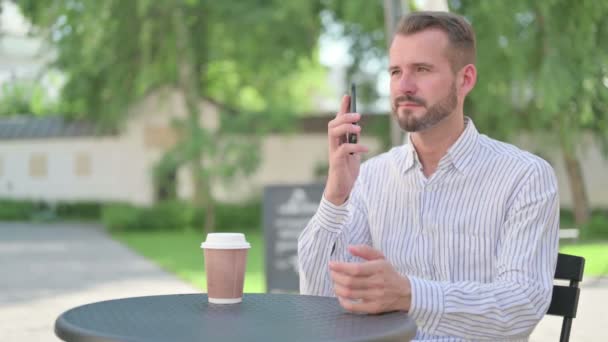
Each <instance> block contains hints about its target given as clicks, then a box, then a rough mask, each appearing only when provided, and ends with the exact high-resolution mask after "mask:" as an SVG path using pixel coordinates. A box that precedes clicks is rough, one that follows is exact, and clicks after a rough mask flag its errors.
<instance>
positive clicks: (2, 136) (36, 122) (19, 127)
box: [0, 116, 103, 140]
mask: <svg viewBox="0 0 608 342" xmlns="http://www.w3.org/2000/svg"><path fill="white" fill-rule="evenodd" d="M100 135H103V134H100V133H99V132H98V131H97V130H96V127H95V125H93V124H92V123H91V122H88V121H83V120H78V121H68V120H65V119H64V118H63V117H60V116H46V117H35V116H14V117H7V118H0V140H15V139H45V138H60V137H85V136H86V137H90V136H100Z"/></svg>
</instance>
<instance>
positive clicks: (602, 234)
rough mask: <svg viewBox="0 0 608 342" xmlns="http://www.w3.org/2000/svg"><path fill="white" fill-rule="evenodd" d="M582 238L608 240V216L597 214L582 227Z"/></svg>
mask: <svg viewBox="0 0 608 342" xmlns="http://www.w3.org/2000/svg"><path fill="white" fill-rule="evenodd" d="M581 239H584V240H608V216H607V215H605V214H604V215H602V214H596V215H593V216H592V217H591V219H590V220H589V222H587V224H586V225H585V226H584V227H583V229H581Z"/></svg>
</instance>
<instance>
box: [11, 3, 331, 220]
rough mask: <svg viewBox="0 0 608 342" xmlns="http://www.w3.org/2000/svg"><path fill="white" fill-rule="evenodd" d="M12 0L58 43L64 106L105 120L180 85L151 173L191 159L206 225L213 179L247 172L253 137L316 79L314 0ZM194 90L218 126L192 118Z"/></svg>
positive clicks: (301, 102)
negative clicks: (166, 143)
mask: <svg viewBox="0 0 608 342" xmlns="http://www.w3.org/2000/svg"><path fill="white" fill-rule="evenodd" d="M16 2H17V3H18V4H19V6H20V7H21V9H22V10H23V11H24V13H25V14H26V16H27V17H28V18H29V19H30V20H31V21H32V22H33V23H34V24H35V25H36V26H37V27H38V28H40V33H45V34H47V35H48V37H49V39H51V40H52V42H53V43H54V45H55V46H56V48H57V50H58V58H57V60H56V66H57V67H58V68H59V69H60V70H62V71H64V72H65V73H66V75H67V83H66V85H65V87H64V88H63V93H62V100H63V103H64V112H66V113H69V114H70V115H71V116H73V117H86V118H89V119H94V120H95V121H96V122H98V123H100V124H102V125H103V126H110V127H115V126H118V125H120V123H121V122H122V121H123V119H124V116H125V113H127V109H128V107H129V106H130V105H131V104H133V103H134V102H136V101H137V100H138V99H140V98H142V97H143V96H144V95H146V94H148V93H149V92H151V91H154V90H156V89H159V88H162V87H166V86H170V87H175V88H177V89H178V90H179V91H180V93H181V94H183V95H184V98H185V101H184V102H185V105H186V107H187V108H188V113H189V116H188V118H187V119H186V120H181V121H176V122H175V128H176V130H177V131H178V132H179V133H180V135H179V136H180V138H181V139H180V141H179V142H178V144H177V145H176V146H175V147H174V148H173V149H171V150H170V151H168V152H167V154H166V155H165V156H164V157H163V158H162V161H161V163H160V164H159V166H158V167H157V169H156V174H157V175H159V176H160V177H161V178H162V176H163V174H166V173H167V172H172V171H173V170H175V169H176V168H178V167H180V166H185V165H187V166H189V167H190V170H191V173H192V180H193V184H194V188H195V194H194V202H195V206H196V207H197V208H203V209H204V210H205V211H206V213H207V215H205V217H206V219H207V222H206V226H207V229H208V230H211V229H212V228H213V225H214V222H213V217H214V215H213V198H212V193H211V187H212V184H215V183H216V182H218V181H220V180H229V179H232V178H233V177H234V176H235V175H237V174H239V173H245V174H247V173H250V172H252V171H253V169H254V168H255V166H256V165H257V163H258V161H259V156H258V155H257V153H258V149H257V148H256V146H257V145H256V144H257V141H256V140H251V139H252V138H255V136H256V134H257V133H259V132H261V131H264V130H268V129H269V127H272V126H273V125H276V124H277V123H281V122H285V120H287V119H289V118H290V117H293V115H294V114H295V113H297V112H302V111H306V110H308V109H309V108H310V106H311V105H312V103H311V101H310V98H311V96H312V95H314V90H315V88H318V85H319V84H320V83H321V82H322V81H323V77H324V72H323V69H322V68H321V67H320V66H319V63H318V61H317V54H316V52H317V50H316V46H317V40H318V36H319V34H320V30H321V25H320V19H319V12H320V11H321V8H322V7H321V3H320V2H319V1H280V0H258V1H209V0H179V1H169V0H160V1H159V0H129V1H123V0H104V1H92V0H56V1H52V2H49V1H46V2H43V1H37V0H17V1H16ZM203 99H206V100H208V101H211V102H214V103H215V104H217V105H219V106H220V107H221V108H222V113H223V114H222V116H225V117H230V119H228V120H226V119H222V120H221V122H222V123H223V125H221V126H220V127H219V129H209V128H204V125H201V123H200V116H199V113H200V107H199V104H200V102H201V100H203ZM261 113H263V116H262V117H261V115H260V114H261ZM260 119H261V120H260ZM233 122H239V123H242V122H247V123H248V124H249V127H250V128H253V129H252V130H250V132H249V134H248V135H247V137H249V138H250V140H247V141H246V140H245V139H244V138H240V139H237V138H235V136H234V135H233V134H231V133H233V132H234V131H232V130H231V129H232V128H234V127H235V126H238V125H234V124H232V123H233ZM226 123H230V124H226ZM241 125H242V124H241Z"/></svg>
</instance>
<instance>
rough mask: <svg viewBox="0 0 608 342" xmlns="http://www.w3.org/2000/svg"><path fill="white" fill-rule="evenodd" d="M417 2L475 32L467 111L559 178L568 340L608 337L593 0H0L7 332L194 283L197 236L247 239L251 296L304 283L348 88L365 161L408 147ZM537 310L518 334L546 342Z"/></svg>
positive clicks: (3, 334) (598, 11)
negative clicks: (402, 116)
mask: <svg viewBox="0 0 608 342" xmlns="http://www.w3.org/2000/svg"><path fill="white" fill-rule="evenodd" d="M416 10H442V11H452V12H455V13H458V14H461V15H464V16H465V17H466V18H467V19H468V20H469V21H470V22H471V23H472V24H473V26H474V28H475V31H476V34H477V53H478V56H477V61H478V62H477V68H478V75H479V76H478V83H477V85H476V87H475V89H474V91H473V92H472V93H471V94H470V96H469V97H468V99H467V102H466V103H465V113H466V114H467V115H469V116H471V117H472V118H473V119H474V120H475V124H476V126H477V127H478V129H479V130H480V131H481V132H482V133H484V134H487V135H489V136H491V137H494V138H497V139H501V140H504V141H508V142H510V143H512V144H515V145H517V146H519V147H521V148H523V149H526V150H529V151H531V152H533V153H535V154H537V155H539V156H541V157H543V158H544V159H546V160H547V161H548V162H549V163H551V165H552V166H553V167H554V169H555V170H556V173H557V177H558V181H559V190H560V203H561V218H560V219H561V229H560V230H561V232H560V246H561V247H560V249H561V251H562V252H565V253H570V254H576V255H580V256H584V257H585V258H586V259H587V264H586V270H585V277H586V280H585V282H584V283H583V291H582V295H581V296H582V297H581V304H580V307H579V316H580V317H579V318H577V319H575V321H574V325H573V333H572V338H573V339H572V340H573V341H598V340H603V339H602V338H600V336H603V337H604V339H605V338H607V337H608V334H607V333H606V332H604V331H601V330H600V328H601V323H600V322H599V319H600V318H599V317H605V316H604V315H606V314H608V312H607V311H606V309H604V308H603V307H604V306H605V304H608V280H606V275H608V254H607V252H608V248H607V247H608V177H606V174H607V172H608V161H607V156H608V39H606V37H608V2H606V1H593V0H581V1H570V0H546V1H534V0H514V1H508V2H507V1H473V0H450V1H446V0H415V1H414V0H412V1H402V0H366V1H363V0H357V1H346V0H312V1H305V0H293V1H279V0H255V1H254V0H241V1H228V0H225V1H208V0H176V1H155V0H127V1H124V0H103V1H93V0H53V1H39V0H0V274H1V276H0V288H1V289H3V290H2V293H3V294H2V295H1V296H0V339H2V340H21V341H29V340H31V341H43V340H55V338H54V336H53V333H52V326H53V322H54V319H55V318H56V317H57V315H59V314H60V313H61V312H62V311H64V310H67V309H69V308H70V307H73V306H76V305H81V304H84V303H88V302H92V301H96V300H103V299H110V298H117V297H127V296H136V295H144V294H160V293H176V292H200V291H205V278H204V269H203V265H204V263H203V257H202V252H201V250H200V248H199V244H200V242H201V241H203V240H204V237H205V235H206V234H207V233H208V232H212V231H240V232H244V233H245V234H247V238H248V240H250V242H251V243H252V246H253V248H252V249H251V250H250V252H249V257H248V268H247V276H246V285H245V291H246V292H266V291H273V292H274V291H277V292H281V291H282V292H293V291H297V285H294V284H297V269H296V262H295V261H296V259H295V257H296V256H295V252H296V251H295V248H296V245H295V241H296V239H297V235H298V233H299V231H301V229H303V227H304V225H305V224H306V221H307V220H308V219H309V218H310V216H311V215H312V214H313V213H314V211H315V210H316V205H317V204H318V201H319V198H320V193H321V191H322V185H323V183H324V178H325V175H326V171H327V146H326V141H327V138H326V131H327V126H326V125H327V122H328V121H329V120H331V118H332V117H333V116H334V115H335V112H336V110H337V108H338V106H339V101H340V98H341V96H342V95H343V94H345V93H346V92H347V91H348V85H349V84H350V83H351V82H355V83H356V84H357V85H358V109H359V112H361V113H362V114H363V116H364V118H363V120H362V124H361V125H362V127H363V137H362V141H363V143H364V144H366V145H367V146H369V147H370V150H371V153H369V154H368V155H367V156H366V158H370V157H373V156H374V155H377V154H379V153H382V152H383V151H386V150H387V149H389V148H390V147H392V146H396V145H400V144H402V142H403V139H404V137H403V134H402V133H401V132H400V131H399V129H398V127H396V125H395V124H394V123H393V122H392V120H391V116H390V113H389V111H390V105H389V101H388V73H387V71H386V69H387V45H388V43H389V41H390V39H389V38H390V36H391V33H392V30H393V28H394V26H395V24H396V22H397V20H398V18H399V17H400V16H401V15H402V14H403V13H407V12H411V11H416ZM275 209H276V210H275ZM281 215H283V216H281ZM290 215H291V216H290ZM273 275H276V276H277V277H279V278H281V277H282V278H281V279H283V280H285V281H283V280H281V281H278V282H275V283H274V284H277V285H272V284H273V280H272V279H270V278H271V276H273ZM294 286H296V287H295V288H294ZM551 319H552V318H551V317H548V318H546V319H544V320H543V322H541V324H540V326H539V327H538V328H537V330H536V331H535V333H534V335H533V336H532V340H533V341H545V340H547V341H555V340H557V339H558V336H559V328H560V326H561V323H560V321H559V320H558V319H555V320H551ZM18 322H19V323H18Z"/></svg>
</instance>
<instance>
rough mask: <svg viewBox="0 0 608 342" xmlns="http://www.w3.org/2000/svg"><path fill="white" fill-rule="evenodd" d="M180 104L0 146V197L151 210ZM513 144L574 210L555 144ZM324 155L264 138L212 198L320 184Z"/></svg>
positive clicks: (591, 181)
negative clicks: (106, 133)
mask: <svg viewBox="0 0 608 342" xmlns="http://www.w3.org/2000/svg"><path fill="white" fill-rule="evenodd" d="M181 103H182V100H181V97H180V96H179V95H178V94H176V93H175V92H165V93H163V95H162V96H161V95H158V94H157V95H154V96H149V97H147V98H145V99H144V100H143V101H141V103H140V104H138V105H137V106H135V107H134V108H133V109H132V111H131V115H130V119H129V120H127V121H126V124H125V127H124V130H123V134H122V135H120V136H117V137H104V138H92V137H85V138H56V139H40V140H2V141H0V198H29V199H43V200H49V201H53V200H102V201H128V202H131V203H135V204H142V205H146V204H151V203H153V202H154V201H155V189H154V184H153V178H152V168H153V166H154V165H155V164H156V163H157V162H158V160H159V159H160V158H161V156H162V155H163V153H164V151H165V150H166V149H167V148H169V147H170V146H172V144H173V142H174V141H175V137H174V136H172V134H173V133H172V131H171V128H170V127H171V123H170V122H171V120H172V118H174V117H182V118H183V117H185V115H186V113H185V111H184V110H183V109H180V108H181V107H182V106H181ZM202 112H203V114H202V115H204V116H203V117H201V119H202V122H204V123H205V124H206V125H210V126H211V127H212V126H216V125H217V112H216V111H215V110H214V108H213V107H212V106H208V105H205V108H204V109H203V111H202ZM328 120H329V118H328ZM315 132H318V131H315ZM583 142H584V146H586V148H585V150H584V151H580V152H579V155H580V158H581V165H582V168H583V173H584V176H585V181H586V189H587V194H588V196H589V200H590V203H591V205H592V206H594V207H603V208H607V207H608V177H606V176H605V174H606V173H607V171H608V161H606V158H605V157H604V156H603V155H602V153H601V150H600V148H599V146H598V145H597V144H594V143H593V141H592V140H591V139H590V138H585V139H584V140H583ZM363 143H364V144H366V145H367V146H368V147H370V149H371V151H372V152H371V153H369V154H368V155H366V157H371V156H373V155H375V154H377V153H380V152H381V151H380V148H381V147H380V145H381V144H380V141H378V140H377V139H373V138H370V137H365V136H364V137H363ZM515 144H516V145H518V146H520V147H522V148H524V149H527V150H529V151H531V152H533V153H537V154H540V155H541V156H542V157H544V158H546V159H547V160H548V161H549V162H550V163H551V164H552V165H553V167H554V168H555V170H556V174H557V178H558V182H559V190H560V200H561V204H562V206H563V207H571V206H572V200H571V196H570V189H569V185H568V178H567V174H566V171H565V168H564V164H563V160H562V157H561V154H560V151H559V149H557V148H555V146H557V143H556V142H552V141H551V140H548V139H544V140H543V139H540V138H538V137H536V138H531V137H529V136H522V137H521V138H520V139H517V140H516V141H515ZM327 154H328V152H327V137H326V135H325V134H324V133H297V134H288V135H279V134H273V135H269V136H267V137H265V138H264V139H263V141H262V144H261V158H262V160H261V165H260V167H259V169H257V171H256V172H255V173H254V174H253V175H251V176H250V177H248V178H246V179H245V178H240V179H237V180H234V181H232V182H230V183H229V184H221V183H215V184H213V192H214V194H215V196H216V198H217V199H219V200H222V201H241V200H246V199H249V198H251V197H254V196H259V195H260V194H261V192H262V189H263V187H264V186H265V185H269V184H297V183H311V182H319V181H323V177H319V176H317V175H315V167H317V166H322V165H326V163H327ZM87 156H88V157H87ZM87 158H88V159H89V161H90V165H88V166H89V167H90V174H89V175H86V174H84V175H83V174H82V173H83V172H85V171H86V168H87V165H86V164H87V163H86V160H85V161H83V159H87ZM44 159H46V165H44V167H43V166H41V165H40V164H44V163H43V162H41V160H44ZM79 163H80V165H78V164H79ZM32 164H33V165H32ZM83 164H85V165H83ZM31 166H33V167H34V169H35V170H33V172H32V170H30V169H31ZM83 170H85V171H83ZM191 184H192V182H191V176H190V174H189V172H188V169H187V168H182V169H180V170H179V172H178V184H177V193H178V196H179V197H180V198H190V197H191V196H192V186H191Z"/></svg>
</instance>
